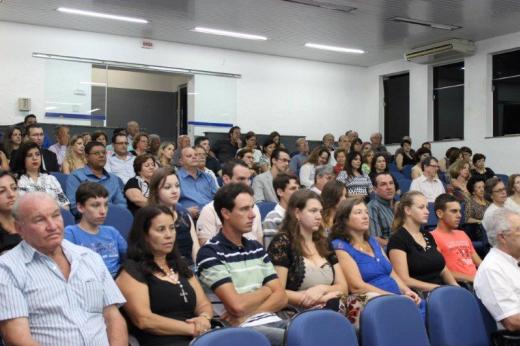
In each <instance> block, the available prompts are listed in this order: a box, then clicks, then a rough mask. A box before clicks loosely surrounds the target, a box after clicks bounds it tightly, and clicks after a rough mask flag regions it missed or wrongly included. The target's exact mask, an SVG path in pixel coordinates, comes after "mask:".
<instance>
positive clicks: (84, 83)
mask: <svg viewBox="0 0 520 346" xmlns="http://www.w3.org/2000/svg"><path fill="white" fill-rule="evenodd" d="M79 84H83V85H92V86H106V85H107V83H99V82H79Z"/></svg>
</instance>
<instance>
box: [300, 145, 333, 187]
mask: <svg viewBox="0 0 520 346" xmlns="http://www.w3.org/2000/svg"><path fill="white" fill-rule="evenodd" d="M329 159H330V151H329V150H328V149H327V148H326V147H324V146H320V147H318V148H316V149H314V150H313V151H312V152H311V154H310V155H309V158H308V159H307V161H306V162H305V163H304V164H303V166H302V167H301V168H300V184H302V185H303V186H304V187H306V188H310V187H311V186H312V184H314V175H315V174H316V167H317V166H325V165H327V164H328V163H329Z"/></svg>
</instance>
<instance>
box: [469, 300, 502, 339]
mask: <svg viewBox="0 0 520 346" xmlns="http://www.w3.org/2000/svg"><path fill="white" fill-rule="evenodd" d="M475 299H476V300H477V304H478V307H479V309H480V315H481V316H482V321H484V328H485V330H486V334H487V335H488V336H489V337H491V334H493V333H494V332H496V331H497V329H498V326H497V322H496V321H495V319H494V318H493V316H491V313H490V312H489V311H488V309H487V308H486V306H485V305H484V304H483V303H482V301H481V300H480V299H478V297H475Z"/></svg>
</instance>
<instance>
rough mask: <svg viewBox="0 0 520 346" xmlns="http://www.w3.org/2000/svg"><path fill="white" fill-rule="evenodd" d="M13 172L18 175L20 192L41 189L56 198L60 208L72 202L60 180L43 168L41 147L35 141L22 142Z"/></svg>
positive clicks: (66, 207)
mask: <svg viewBox="0 0 520 346" xmlns="http://www.w3.org/2000/svg"><path fill="white" fill-rule="evenodd" d="M12 166H13V172H14V173H16V174H17V175H18V193H19V194H20V196H21V195H23V194H25V193H28V192H35V191H41V192H45V193H47V194H49V195H50V196H51V197H53V198H54V199H56V202H58V205H59V206H60V208H65V209H69V207H70V202H69V200H68V198H67V196H65V193H64V192H63V189H62V188H61V185H60V183H59V182H58V180H57V179H56V178H55V177H54V176H53V175H50V174H47V173H46V172H45V171H44V170H43V168H42V154H41V150H40V147H39V146H38V144H36V143H35V142H33V141H28V142H25V143H22V145H21V146H20V149H18V150H17V151H16V154H15V157H14V159H13V165H12Z"/></svg>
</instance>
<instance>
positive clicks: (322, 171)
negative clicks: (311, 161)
mask: <svg viewBox="0 0 520 346" xmlns="http://www.w3.org/2000/svg"><path fill="white" fill-rule="evenodd" d="M333 173H334V171H333V169H332V166H329V165H321V166H317V167H316V173H315V174H314V182H316V179H318V178H320V177H323V176H325V175H332V174H333Z"/></svg>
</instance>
